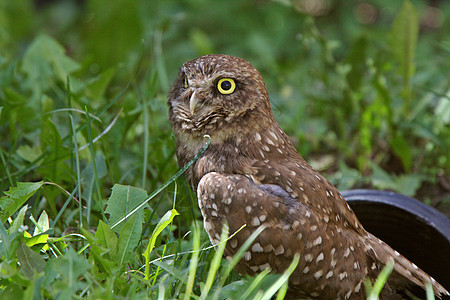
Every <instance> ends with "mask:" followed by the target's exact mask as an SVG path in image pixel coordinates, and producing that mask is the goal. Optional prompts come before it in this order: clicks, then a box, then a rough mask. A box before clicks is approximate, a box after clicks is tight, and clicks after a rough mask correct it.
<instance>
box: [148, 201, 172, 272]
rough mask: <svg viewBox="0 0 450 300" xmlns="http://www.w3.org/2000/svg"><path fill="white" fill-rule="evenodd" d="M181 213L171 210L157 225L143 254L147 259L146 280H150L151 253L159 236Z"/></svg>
mask: <svg viewBox="0 0 450 300" xmlns="http://www.w3.org/2000/svg"><path fill="white" fill-rule="evenodd" d="M178 215H179V213H178V212H177V211H176V209H171V210H169V211H168V212H166V213H165V214H164V216H163V217H162V218H161V219H160V220H159V222H158V224H157V225H156V227H155V229H153V233H152V236H151V238H150V241H149V242H148V245H147V248H146V249H145V252H144V253H143V255H144V257H145V276H146V279H148V277H147V275H148V274H149V271H148V268H150V266H149V265H148V264H149V261H150V253H151V252H152V250H153V248H154V247H155V242H156V238H157V237H158V236H159V234H160V233H161V232H162V231H163V230H164V228H166V227H167V226H168V225H169V224H170V223H172V221H173V218H175V216H178Z"/></svg>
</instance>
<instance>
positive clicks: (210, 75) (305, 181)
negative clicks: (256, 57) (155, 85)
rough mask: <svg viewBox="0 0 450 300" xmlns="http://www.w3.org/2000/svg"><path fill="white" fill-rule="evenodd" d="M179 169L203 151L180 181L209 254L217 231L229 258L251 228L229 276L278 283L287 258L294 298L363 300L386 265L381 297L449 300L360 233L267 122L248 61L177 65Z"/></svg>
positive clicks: (208, 59)
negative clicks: (192, 201) (423, 295)
mask: <svg viewBox="0 0 450 300" xmlns="http://www.w3.org/2000/svg"><path fill="white" fill-rule="evenodd" d="M168 98H169V99H168V104H169V120H170V123H171V125H172V130H173V132H174V135H175V137H176V155H177V158H178V162H179V165H180V166H184V165H185V164H187V163H188V162H189V161H190V160H191V159H192V158H193V157H194V156H195V155H196V154H197V153H198V152H199V151H200V149H201V148H202V147H203V146H204V144H205V139H204V136H205V135H209V137H210V138H211V144H210V146H209V147H208V148H207V150H206V151H205V152H204V154H203V155H202V156H201V157H200V158H199V159H198V160H197V161H196V162H195V163H194V164H193V165H192V166H191V167H190V168H189V169H188V170H187V171H186V176H187V180H188V182H189V184H190V187H191V188H192V190H193V191H194V192H195V193H196V194H197V197H198V204H199V207H200V209H201V212H202V215H203V221H204V228H205V230H206V231H207V233H208V235H209V237H210V240H211V242H212V243H213V244H216V243H218V242H219V239H220V235H221V232H222V228H223V224H224V223H226V224H227V225H228V228H229V231H230V234H232V233H234V232H236V231H238V230H239V229H240V228H241V227H242V226H244V225H245V226H244V227H243V229H242V230H241V231H239V232H238V233H237V234H236V235H234V236H233V237H232V238H231V239H230V240H228V242H227V244H226V249H225V254H224V255H225V256H226V257H227V258H231V257H232V256H233V255H234V254H236V253H237V252H238V250H239V248H240V247H241V246H242V245H243V244H244V243H245V241H246V240H247V239H248V238H249V236H250V235H251V234H252V233H253V232H254V231H255V230H256V229H257V228H259V227H260V226H263V227H264V230H263V231H262V233H260V234H259V235H258V237H257V238H256V240H254V242H253V244H252V245H251V246H250V247H249V249H248V250H247V251H246V252H245V253H244V255H243V258H242V259H241V261H240V262H239V263H238V265H237V267H236V270H237V271H238V272H239V273H240V274H250V275H254V274H257V273H258V272H261V271H263V270H265V269H270V270H271V271H272V272H274V273H282V272H283V271H285V270H286V268H287V267H288V266H289V265H290V264H291V263H292V260H293V258H294V256H295V255H296V254H299V256H300V259H299V262H298V265H297V267H296V269H295V270H294V272H293V273H292V275H291V276H290V279H289V295H290V296H292V297H293V298H319V299H364V298H365V286H364V283H363V282H364V281H365V279H366V278H368V279H369V280H371V281H372V282H373V281H374V280H375V279H376V278H377V276H378V274H379V273H380V271H381V269H382V268H383V267H384V266H385V265H386V264H387V263H389V262H393V263H394V270H393V272H392V274H391V276H390V277H389V279H388V282H387V283H386V285H385V287H384V289H383V292H382V297H385V298H389V297H390V296H392V297H395V296H396V294H397V292H398V291H402V290H405V289H407V288H408V286H410V285H418V286H420V287H423V288H424V287H425V285H426V284H427V283H428V282H430V283H431V284H432V286H433V289H434V292H435V293H436V294H437V295H440V293H448V292H447V291H446V290H445V289H444V288H443V287H442V286H441V285H440V284H439V283H437V282H436V281H435V280H434V279H433V278H432V277H430V276H429V275H427V274H426V273H425V272H423V271H422V270H421V269H420V268H419V267H417V266H416V265H415V264H413V263H411V262H410V261H408V260H407V259H406V258H405V257H403V256H402V255H401V254H400V253H398V252H397V251H395V250H393V249H392V248H391V247H390V246H389V245H387V244H386V243H384V242H383V241H381V240H380V239H378V238H377V237H375V236H374V235H372V234H370V233H369V232H367V231H366V230H365V229H364V228H363V226H362V225H361V223H360V222H359V220H358V219H357V217H356V215H355V214H354V212H353V211H352V210H351V208H350V207H349V205H348V204H347V203H346V201H345V200H344V198H343V197H342V196H341V194H340V193H339V192H338V190H337V189H336V188H335V187H334V186H333V185H332V184H331V183H330V182H329V181H328V180H326V179H325V178H324V177H323V176H322V175H321V174H320V173H319V172H317V171H316V170H314V169H313V168H312V167H311V166H310V165H309V164H308V163H307V162H306V161H305V160H304V159H303V158H302V156H301V155H300V154H299V153H298V152H297V150H296V148H295V147H294V146H293V144H292V142H291V141H290V139H289V137H288V136H287V135H286V134H285V133H284V131H283V130H282V129H281V127H280V125H279V124H278V123H277V121H276V120H275V118H274V116H273V114H272V110H271V106H270V102H269V95H268V93H267V89H266V86H265V84H264V81H263V79H262V77H261V74H260V73H259V72H258V71H257V70H256V69H255V68H254V67H253V66H252V65H251V64H250V63H249V62H247V61H245V60H243V59H241V58H237V57H232V56H228V55H205V56H202V57H200V58H197V59H194V60H192V61H188V62H186V63H185V64H184V65H183V66H182V67H181V69H180V71H179V74H178V77H177V79H176V80H175V82H174V84H173V86H172V88H171V90H170V92H169V97H168Z"/></svg>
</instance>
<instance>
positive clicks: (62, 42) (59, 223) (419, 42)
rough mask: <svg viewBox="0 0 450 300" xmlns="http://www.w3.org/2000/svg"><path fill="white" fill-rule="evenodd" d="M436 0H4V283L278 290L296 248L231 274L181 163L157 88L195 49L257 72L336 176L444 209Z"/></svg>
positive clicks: (305, 149)
mask: <svg viewBox="0 0 450 300" xmlns="http://www.w3.org/2000/svg"><path fill="white" fill-rule="evenodd" d="M433 3H435V5H436V6H435V7H431V6H429V4H428V3H427V2H426V1H414V2H409V1H405V2H403V3H401V2H400V1H387V0H372V1H370V2H367V3H364V2H361V1H338V0H335V1H326V0H321V1H307V0H305V1H301V0H298V1H297V0H292V1H290V0H279V1H242V0H229V1H215V2H210V1H206V0H195V1H194V0H184V1H182V0H153V1H143V0H141V1H125V0H117V1H111V2H108V4H105V2H104V1H99V0H86V1H51V2H50V1H35V2H32V1H30V0H22V1H14V0H6V1H2V2H0V137H1V138H0V160H1V161H0V192H1V196H0V197H1V198H0V219H1V222H0V297H1V298H2V299H12V298H16V299H31V298H32V297H33V298H36V299H37V298H60V299H68V298H69V297H73V298H83V297H89V298H101V299H115V298H125V297H126V298H130V299H131V298H133V299H134V298H145V297H148V298H159V299H165V298H184V299H189V298H202V299H203V298H206V297H208V298H209V297H211V298H215V299H223V298H225V297H230V298H232V299H234V298H236V297H238V298H241V297H245V298H251V297H256V298H258V299H269V298H270V297H271V296H272V295H275V293H276V292H277V291H279V292H278V294H276V295H277V296H276V297H277V298H282V297H283V295H284V292H285V291H286V280H287V278H288V276H289V274H290V273H289V272H291V271H292V269H293V268H294V267H295V265H296V261H295V260H294V262H293V264H292V265H291V267H292V268H291V269H290V270H288V271H287V272H286V274H282V275H271V274H267V273H266V272H263V273H261V274H260V275H259V276H257V277H255V278H252V277H248V276H245V277H241V276H239V275H238V274H236V273H235V272H234V271H232V265H233V262H236V259H238V258H239V255H238V256H237V257H235V259H234V261H233V262H232V263H231V264H230V263H229V262H227V261H226V260H222V259H221V253H222V251H223V245H224V244H223V243H222V244H219V245H217V246H216V251H214V250H212V246H210V242H209V240H208V238H207V236H206V233H205V232H204V231H203V229H202V225H201V223H200V222H199V221H200V220H201V218H200V212H199V210H198V208H197V204H196V203H197V202H196V199H195V195H194V194H193V193H192V192H191V191H190V190H189V187H188V186H187V184H186V182H185V180H184V178H183V176H180V174H181V172H179V173H177V174H176V172H177V170H178V165H177V163H176V159H175V156H174V149H175V147H174V144H173V138H172V135H171V130H170V125H169V122H168V118H167V105H166V101H167V100H166V94H167V91H168V89H169V86H170V84H171V81H172V80H173V79H174V78H175V75H176V73H177V71H178V68H179V66H181V64H182V63H183V62H184V61H186V60H189V59H193V58H195V57H198V56H200V55H202V54H207V53H226V54H230V55H234V56H240V57H243V58H245V59H247V60H249V61H250V62H251V63H252V64H253V65H254V66H255V67H257V68H258V69H259V70H260V71H261V72H262V74H263V77H264V78H265V80H266V83H267V86H268V89H269V94H270V95H271V101H272V106H273V110H274V114H275V117H276V119H277V120H278V121H279V122H280V124H281V126H282V127H283V128H284V129H285V130H286V132H287V133H288V134H289V135H290V136H291V137H292V139H293V141H294V143H295V145H296V146H297V147H298V149H299V151H300V152H301V153H302V154H303V156H304V157H305V158H306V159H307V160H308V161H309V162H311V163H312V164H313V166H314V167H316V168H317V169H319V170H320V171H322V172H325V173H326V174H327V175H328V178H330V179H331V180H332V181H333V182H334V183H335V184H336V185H337V186H338V188H340V189H348V188H357V187H373V188H379V189H391V190H396V191H399V192H401V193H403V194H407V195H411V196H416V197H419V198H420V199H422V200H424V201H427V203H429V204H432V205H435V206H437V207H438V208H440V209H441V210H445V209H447V210H448V207H449V206H448V203H449V202H450V200H449V199H450V197H449V192H448V180H449V179H448V174H449V170H450V161H449V157H448V149H449V148H450V139H449V136H450V126H449V123H450V99H449V95H450V85H449V81H448V75H449V73H448V70H449V68H448V67H449V55H448V54H449V50H450V44H449V41H448V33H449V32H448V23H447V24H444V20H448V17H449V14H450V9H449V8H450V3H448V2H446V1H441V2H440V1H435V2H433ZM446 25H447V26H446ZM446 29H447V30H446ZM445 39H447V40H445ZM174 174H176V176H174ZM446 182H447V186H446V185H445V183H446ZM445 188H447V189H445ZM149 195H150V196H149ZM230 234H232V233H230ZM222 240H223V241H225V240H226V236H223V237H222ZM249 242H251V240H249ZM242 250H243V249H242ZM216 273H217V274H218V275H216ZM387 273H389V272H387Z"/></svg>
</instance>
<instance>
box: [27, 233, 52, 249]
mask: <svg viewBox="0 0 450 300" xmlns="http://www.w3.org/2000/svg"><path fill="white" fill-rule="evenodd" d="M47 240H48V234H39V235H35V236H33V237H30V238H29V239H27V240H26V241H25V244H26V245H27V246H28V247H32V246H34V245H37V244H46V243H47Z"/></svg>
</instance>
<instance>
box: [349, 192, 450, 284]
mask: <svg viewBox="0 0 450 300" xmlns="http://www.w3.org/2000/svg"><path fill="white" fill-rule="evenodd" d="M341 194H342V196H344V198H345V199H346V200H347V202H348V203H349V205H350V206H351V208H352V209H353V211H354V212H355V213H356V215H357V216H358V218H359V220H360V221H361V223H362V224H363V226H364V228H365V229H366V230H367V231H369V232H370V233H372V234H374V235H375V236H377V237H378V238H380V239H382V240H383V241H385V242H386V243H388V244H389V245H390V246H391V247H392V248H394V249H395V250H397V251H398V252H400V253H401V254H402V255H404V256H405V257H407V258H408V259H409V260H410V261H412V262H414V263H415V264H416V265H418V266H419V267H420V268H422V270H424V271H425V272H427V273H428V274H430V275H431V276H433V278H434V279H436V280H437V281H438V282H439V283H441V284H442V285H443V286H444V287H445V288H446V289H447V290H450V220H449V219H448V218H447V217H446V216H445V215H444V214H442V213H440V212H439V211H437V210H436V209H434V208H432V207H430V206H428V205H426V204H424V203H422V202H420V201H418V200H416V199H413V198H410V197H407V196H405V195H401V194H397V193H394V192H387V191H377V190H348V191H343V192H342V193H341Z"/></svg>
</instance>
